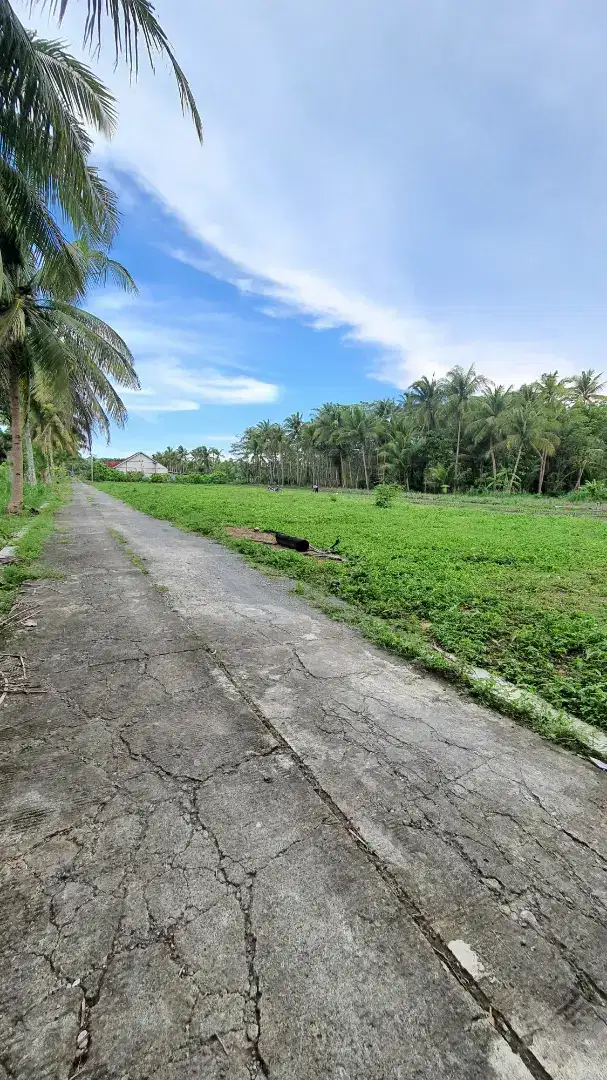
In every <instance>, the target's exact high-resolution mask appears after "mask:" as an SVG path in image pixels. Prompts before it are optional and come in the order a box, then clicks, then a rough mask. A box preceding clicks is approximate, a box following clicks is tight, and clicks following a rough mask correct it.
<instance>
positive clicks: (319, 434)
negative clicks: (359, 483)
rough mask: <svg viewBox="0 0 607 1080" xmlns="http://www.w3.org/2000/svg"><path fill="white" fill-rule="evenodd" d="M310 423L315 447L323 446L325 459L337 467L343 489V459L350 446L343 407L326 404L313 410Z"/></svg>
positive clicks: (344, 477)
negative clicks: (312, 428) (313, 429)
mask: <svg viewBox="0 0 607 1080" xmlns="http://www.w3.org/2000/svg"><path fill="white" fill-rule="evenodd" d="M312 422H313V424H314V427H315V429H316V439H315V441H316V445H317V446H324V448H325V452H326V454H327V457H328V458H329V460H330V461H332V462H334V463H335V464H336V466H337V470H338V473H339V485H340V487H345V486H346V470H345V467H344V457H345V454H346V453H347V451H348V448H349V445H350V432H349V431H348V427H347V425H346V410H345V408H344V406H343V405H334V404H332V403H331V402H327V403H325V404H324V405H322V406H321V407H320V409H316V410H315V412H314V413H313V414H312Z"/></svg>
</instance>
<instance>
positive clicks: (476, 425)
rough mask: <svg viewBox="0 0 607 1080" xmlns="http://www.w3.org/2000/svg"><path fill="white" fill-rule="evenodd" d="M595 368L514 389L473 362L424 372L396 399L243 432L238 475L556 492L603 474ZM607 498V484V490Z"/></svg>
mask: <svg viewBox="0 0 607 1080" xmlns="http://www.w3.org/2000/svg"><path fill="white" fill-rule="evenodd" d="M604 388H605V383H603V382H602V376H601V374H600V373H596V372H595V371H593V370H592V369H590V370H587V371H582V372H581V374H579V375H576V376H574V377H573V378H571V379H561V378H559V376H558V373H557V372H550V373H548V374H545V375H543V376H542V377H541V379H540V380H539V381H538V382H534V383H530V384H528V385H526V386H522V387H520V389H518V390H513V389H512V388H511V387H504V386H494V385H492V384H491V383H490V382H489V380H488V379H485V378H484V377H483V376H482V375H480V374H478V373H477V372H476V371H475V369H474V367H470V368H469V369H468V370H467V371H466V370H464V369H463V368H461V367H454V368H453V369H452V370H451V371H450V372H449V373H448V375H447V376H446V378H444V379H435V378H427V377H426V376H424V377H423V378H421V379H418V380H417V382H414V383H413V385H412V386H411V388H410V389H409V390H407V391H406V392H405V393H404V394H403V395H402V396H401V397H400V398H399V400H393V399H392V398H385V399H382V400H380V401H374V402H370V403H366V402H363V403H360V404H356V405H337V404H332V403H329V404H325V405H322V406H321V407H320V408H319V409H316V410H315V411H314V413H313V414H312V416H311V418H310V419H309V420H304V418H303V416H302V415H301V413H299V412H296V413H293V414H292V415H291V416H288V417H287V418H286V420H285V421H284V423H282V424H276V423H270V421H262V422H261V423H259V424H256V425H255V426H254V427H250V428H247V429H246V431H245V432H244V433H243V435H242V438H241V439H240V440H239V441H238V442H237V443H236V444H235V446H234V447H233V448H232V452H233V455H234V457H235V459H236V460H237V461H238V463H239V468H240V470H241V472H242V478H243V479H244V480H247V481H253V482H258V483H266V482H267V483H269V484H277V485H283V484H309V485H311V484H318V485H319V486H323V487H344V488H357V487H363V488H370V487H371V486H373V485H374V484H376V483H377V482H378V481H387V482H393V483H397V484H400V485H402V486H403V487H405V488H407V489H413V490H423V491H439V492H440V491H465V490H470V489H481V490H494V491H502V492H510V493H513V492H520V491H530V492H531V491H535V492H547V493H551V494H559V493H562V492H566V491H570V490H572V489H579V488H580V487H581V486H582V484H584V483H585V482H588V481H589V482H592V481H596V482H598V483H597V484H596V485H595V486H596V490H597V492H600V491H602V489H603V486H604V485H603V483H602V481H604V480H605V478H607V398H605V397H603V395H602V391H603V389H604ZM606 494H607V492H606Z"/></svg>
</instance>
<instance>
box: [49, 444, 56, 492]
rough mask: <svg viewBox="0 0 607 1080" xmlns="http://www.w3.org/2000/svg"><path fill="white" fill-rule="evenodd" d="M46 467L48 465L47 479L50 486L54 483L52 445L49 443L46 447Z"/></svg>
mask: <svg viewBox="0 0 607 1080" xmlns="http://www.w3.org/2000/svg"><path fill="white" fill-rule="evenodd" d="M48 465H49V470H48V471H49V477H50V481H51V484H54V483H55V458H54V457H53V444H52V442H49V445H48Z"/></svg>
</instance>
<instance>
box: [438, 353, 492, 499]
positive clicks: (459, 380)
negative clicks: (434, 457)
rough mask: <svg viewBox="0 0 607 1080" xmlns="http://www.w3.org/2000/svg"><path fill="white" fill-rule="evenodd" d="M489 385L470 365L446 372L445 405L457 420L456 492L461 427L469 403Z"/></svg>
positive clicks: (454, 478)
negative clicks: (449, 407) (450, 409)
mask: <svg viewBox="0 0 607 1080" xmlns="http://www.w3.org/2000/svg"><path fill="white" fill-rule="evenodd" d="M488 385H489V381H488V379H486V378H485V377H484V375H477V373H476V371H475V368H474V365H473V364H471V365H470V367H469V368H468V370H467V371H465V370H464V368H463V367H461V366H460V365H459V364H456V365H455V367H453V368H451V371H448V372H447V377H446V379H445V394H446V397H447V403H448V404H449V405H451V406H452V408H453V409H454V411H455V416H456V420H457V441H456V447H455V462H454V466H453V487H454V489H455V490H457V481H458V475H459V456H460V449H461V442H462V425H463V422H464V417H465V415H466V412H467V410H468V408H469V405H470V401H471V400H472V398H473V397H474V395H475V394H477V393H478V392H479V390H484V389H486V388H487V386H488Z"/></svg>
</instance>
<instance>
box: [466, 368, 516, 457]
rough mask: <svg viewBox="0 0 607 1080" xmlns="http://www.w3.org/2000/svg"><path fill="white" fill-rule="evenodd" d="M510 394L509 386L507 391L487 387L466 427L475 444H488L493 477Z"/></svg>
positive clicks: (510, 388) (496, 387)
mask: <svg viewBox="0 0 607 1080" xmlns="http://www.w3.org/2000/svg"><path fill="white" fill-rule="evenodd" d="M511 393H512V387H511V386H509V387H508V389H505V388H504V387H503V386H495V387H493V388H489V387H487V388H486V389H485V390H484V391H483V393H482V394H481V396H480V397H479V398H478V401H477V407H476V412H475V416H474V419H473V420H471V422H470V424H469V426H468V430H469V432H470V434H471V435H472V438H473V439H474V442H475V443H477V444H478V443H485V444H486V443H487V442H488V443H489V448H488V451H487V453H488V454H489V457H490V458H491V469H492V472H493V476H494V477H495V476H497V460H496V450H497V448H498V445H499V444H500V442H503V436H502V432H501V428H500V424H501V420H502V419H503V414H504V412H505V410H506V409H507V408H508V405H509V401H510V394H511Z"/></svg>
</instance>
